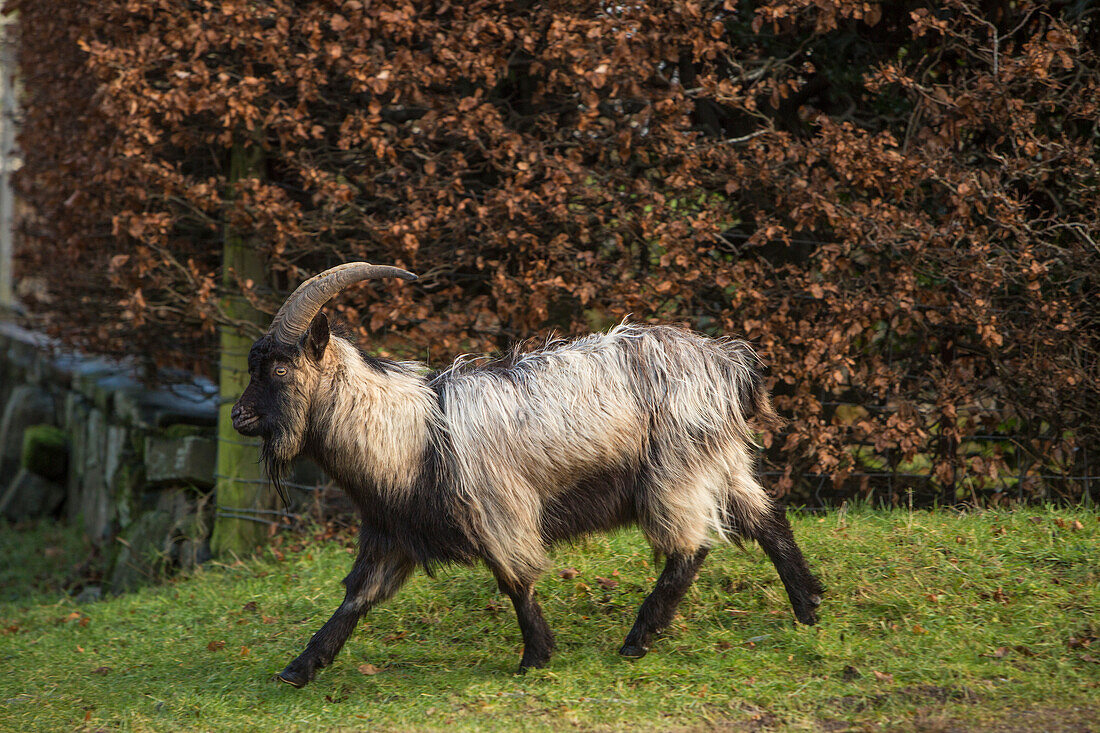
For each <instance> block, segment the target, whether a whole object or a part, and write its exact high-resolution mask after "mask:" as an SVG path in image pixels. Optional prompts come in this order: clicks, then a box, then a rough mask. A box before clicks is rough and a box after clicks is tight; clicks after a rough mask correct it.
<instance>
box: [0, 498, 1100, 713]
mask: <svg viewBox="0 0 1100 733" xmlns="http://www.w3.org/2000/svg"><path fill="white" fill-rule="evenodd" d="M1076 523H1080V525H1081V528H1075V526H1076ZM794 524H795V532H796V535H797V536H798V538H799V541H800V543H801V544H802V547H803V549H804V551H805V552H806V554H807V556H808V557H809V558H811V562H812V563H813V564H814V566H815V567H816V569H817V570H818V571H819V572H820V574H821V575H822V576H823V578H824V580H825V582H826V583H827V585H828V586H829V594H828V596H827V597H826V601H825V604H824V605H823V607H822V623H821V624H819V625H818V626H816V627H813V628H807V627H800V626H795V625H794V624H793V618H792V615H791V612H790V609H789V606H788V604H787V601H786V598H785V596H784V593H783V590H782V587H781V585H780V584H779V581H778V579H777V578H776V576H775V572H774V570H773V569H772V567H771V565H770V564H769V563H767V561H766V560H765V559H764V557H763V554H762V553H761V552H760V551H759V550H758V549H756V548H755V547H753V548H750V549H748V550H747V551H741V550H738V549H736V548H733V547H727V548H720V549H718V550H717V551H715V552H713V553H711V555H710V557H709V558H708V560H707V562H706V564H705V565H704V567H703V570H702V572H701V574H700V577H699V580H698V582H696V584H695V585H694V586H693V588H692V590H691V591H690V593H689V594H688V597H687V598H686V599H685V602H684V604H683V605H682V606H681V609H680V610H681V617H680V618H678V619H677V621H676V622H675V623H674V624H673V626H672V628H671V629H670V630H669V632H668V633H667V634H666V635H665V636H664V637H663V638H661V639H660V640H658V641H657V642H656V644H655V645H654V647H653V649H652V650H651V651H650V653H649V655H648V656H647V657H645V658H644V659H641V660H638V661H629V660H625V659H622V658H620V657H619V656H618V655H617V653H616V651H617V649H618V647H619V645H620V644H621V643H622V639H623V637H624V635H625V634H626V631H627V630H628V628H629V627H630V624H631V623H632V621H633V614H634V612H635V611H636V609H637V606H638V604H639V603H640V601H641V599H642V598H643V596H644V594H645V593H646V592H648V590H649V589H650V587H651V585H652V582H653V579H654V576H655V575H656V571H655V570H654V567H653V563H652V559H651V557H650V554H649V551H648V548H647V547H646V545H645V544H644V542H643V541H642V540H641V538H640V536H639V535H638V534H636V533H635V532H633V531H630V532H622V533H618V534H615V535H613V536H610V537H602V536H601V537H595V538H592V539H589V540H587V541H584V542H581V543H578V544H576V545H574V546H571V547H563V548H561V549H560V550H558V551H557V552H556V553H555V555H554V559H553V569H552V570H551V571H550V572H548V573H547V574H546V575H545V576H544V578H543V580H542V582H541V583H540V585H539V593H540V596H541V599H542V602H543V607H544V610H545V612H546V616H547V618H548V620H549V621H550V624H551V626H552V627H553V628H554V629H555V632H556V633H557V640H558V646H559V650H558V652H557V654H556V656H555V657H554V659H553V661H552V662H551V664H550V666H549V667H548V668H547V669H544V670H536V671H533V672H531V673H530V674H527V675H526V676H519V675H516V674H514V671H515V668H516V665H517V663H518V660H519V655H520V646H521V645H520V638H519V630H518V627H517V625H516V622H515V617H514V614H513V612H512V609H511V606H510V604H509V603H508V601H507V599H506V598H505V597H503V596H502V595H500V594H499V593H498V591H497V590H496V587H495V584H494V582H493V581H492V579H491V576H490V575H489V573H488V572H487V571H486V570H484V569H483V568H451V569H447V570H444V571H442V572H440V573H439V574H438V575H437V577H436V578H434V579H433V578H429V577H426V576H425V575H424V574H423V573H418V574H417V575H416V576H415V577H414V579H413V580H412V581H411V582H410V583H409V584H408V585H407V586H406V587H405V589H404V590H403V591H402V592H401V593H400V594H398V596H397V597H396V598H395V599H393V600H392V601H390V602H389V603H387V604H386V605H384V606H382V607H380V608H378V609H375V610H374V611H372V612H371V613H370V614H369V615H368V616H367V617H366V618H365V619H364V621H363V623H361V624H360V627H359V630H358V631H357V632H356V634H355V635H354V636H353V637H352V639H351V640H350V641H349V643H348V645H347V646H346V647H345V649H344V651H343V652H342V653H341V654H340V655H339V656H338V657H337V660H336V663H335V664H334V665H333V666H332V667H330V668H328V669H325V670H323V671H321V673H320V674H319V676H318V678H317V680H316V681H315V682H313V683H312V684H311V685H309V686H308V687H306V688H305V689H303V690H294V689H291V688H289V687H287V686H286V685H283V684H279V683H276V682H273V681H272V679H271V678H272V675H273V674H274V673H275V672H277V671H279V670H280V669H281V668H282V667H283V666H284V664H285V663H286V662H288V661H289V660H290V659H291V658H293V657H294V656H295V655H296V654H297V653H298V652H299V651H300V650H301V648H302V646H303V645H304V644H305V642H306V641H307V640H308V638H309V636H310V634H311V633H312V632H313V631H315V630H316V629H317V628H318V627H319V626H320V624H321V623H323V622H324V621H325V620H326V619H327V618H328V615H329V614H330V613H331V612H332V611H333V610H334V609H335V608H336V606H337V605H338V604H339V602H340V600H341V598H342V593H341V590H342V589H341V587H340V585H339V580H340V578H342V577H343V575H344V573H345V572H346V571H347V569H348V568H349V566H350V563H351V559H352V557H351V554H350V553H351V548H350V545H349V544H348V542H347V540H346V539H331V538H330V539H327V540H320V539H308V540H306V539H303V538H299V537H295V536H283V537H281V538H278V539H280V540H282V545H281V546H280V547H272V548H268V549H267V550H265V551H264V553H263V556H262V558H260V559H255V560H249V561H246V562H242V563H236V564H233V565H212V566H208V567H205V568H203V569H201V570H199V571H196V572H194V573H192V574H190V575H188V576H187V577H180V578H177V579H174V580H172V581H170V582H167V583H165V584H163V585H160V586H158V587H151V588H146V589H144V590H141V591H139V592H136V593H132V594H130V595H126V596H122V597H117V598H110V599H108V600H104V601H100V602H96V603H88V604H77V603H75V602H74V601H73V600H71V599H70V598H69V597H68V596H65V595H63V594H59V593H58V592H57V591H54V592H53V593H51V592H50V591H49V581H48V579H49V578H50V577H53V576H56V574H57V573H58V572H60V571H61V570H63V568H64V567H67V566H69V565H71V564H73V563H74V562H77V561H79V560H80V557H79V554H80V553H81V552H82V551H83V549H82V547H83V546H82V545H81V543H80V542H79V541H78V540H77V539H74V537H73V536H72V533H71V532H61V531H59V530H58V529H57V528H56V527H48V526H42V527H37V528H31V529H23V530H18V531H17V530H14V529H11V528H4V529H0V554H2V556H3V557H4V558H5V563H6V564H7V568H5V569H4V570H3V571H2V572H3V575H2V576H0V580H2V581H3V591H2V595H0V662H2V664H3V671H4V674H3V675H2V676H0V702H2V704H0V729H2V730H12V731H31V730H89V731H95V730H138V731H145V730H163V731H177V730H242V731H252V730H263V731H268V730H317V729H340V730H367V729H370V730H442V729H446V730H456V731H457V730H561V729H566V728H577V729H585V730H588V729H606V730H653V729H657V730H709V729H723V730H760V729H765V730H771V729H777V730H822V729H824V730H868V729H878V728H881V727H886V728H893V729H898V730H913V729H924V730H946V729H962V730H991V729H992V730H1089V729H1091V728H1090V727H1089V726H1093V725H1096V724H1097V723H1096V721H1100V704H1098V703H1097V702H1096V701H1097V700H1100V641H1097V640H1096V637H1098V636H1100V552H1098V549H1100V542H1098V538H1100V522H1098V519H1097V517H1096V515H1094V514H1090V513H1087V512H1074V511H1063V510H1052V509H1042V510H1022V511H1019V512H1015V513H1004V512H983V513H977V514H971V515H967V516H957V515H954V514H950V513H929V512H916V513H912V514H909V513H906V512H891V513H877V512H870V511H853V512H848V513H844V514H836V513H833V514H829V515H827V516H824V517H812V516H803V517H797V518H796V519H795V521H794ZM292 545H296V546H294V547H292ZM44 546H49V547H54V548H57V549H54V550H51V551H50V552H49V554H50V557H49V558H47V559H45V560H44V559H42V558H43V547H44ZM51 563H52V566H51ZM566 567H572V568H575V569H577V570H578V571H579V575H578V576H577V577H576V578H572V579H563V578H561V577H559V575H558V572H557V571H558V570H560V569H562V568H566ZM51 574H53V575H51ZM597 577H601V578H604V579H605V580H610V581H615V582H617V583H618V584H617V586H615V587H612V588H608V587H605V585H612V583H604V584H601V583H600V582H599V581H598V580H597ZM367 664H369V665H373V666H374V667H377V668H380V670H381V671H379V672H377V673H375V674H363V673H361V672H360V671H359V668H360V667H361V666H363V668H364V669H366V670H367V671H372V670H371V668H370V667H366V666H365V665H367Z"/></svg>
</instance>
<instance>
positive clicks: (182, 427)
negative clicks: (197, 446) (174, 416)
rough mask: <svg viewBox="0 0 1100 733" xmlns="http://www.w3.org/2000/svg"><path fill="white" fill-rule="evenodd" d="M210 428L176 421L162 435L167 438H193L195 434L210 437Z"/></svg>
mask: <svg viewBox="0 0 1100 733" xmlns="http://www.w3.org/2000/svg"><path fill="white" fill-rule="evenodd" d="M211 432H212V431H211V430H210V428H204V427H200V426H198V425H186V424H184V423H176V424H175V425H169V426H168V427H166V428H165V429H164V430H163V431H161V435H163V436H164V437H165V438H191V437H194V436H201V437H203V438H208V437H210V435H211Z"/></svg>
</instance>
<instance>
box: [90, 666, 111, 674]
mask: <svg viewBox="0 0 1100 733" xmlns="http://www.w3.org/2000/svg"><path fill="white" fill-rule="evenodd" d="M110 671H111V668H110V667H96V668H95V669H93V670H92V674H107V673H108V672H110Z"/></svg>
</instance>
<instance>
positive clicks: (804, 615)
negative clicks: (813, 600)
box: [794, 606, 817, 626]
mask: <svg viewBox="0 0 1100 733" xmlns="http://www.w3.org/2000/svg"><path fill="white" fill-rule="evenodd" d="M794 616H795V618H797V619H798V622H799V623H801V624H805V625H806V626H814V625H815V624H817V613H816V612H815V610H814V607H813V606H810V607H808V608H802V609H795V612H794Z"/></svg>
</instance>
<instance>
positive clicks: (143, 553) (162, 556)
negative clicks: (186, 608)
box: [109, 510, 172, 593]
mask: <svg viewBox="0 0 1100 733" xmlns="http://www.w3.org/2000/svg"><path fill="white" fill-rule="evenodd" d="M171 530H172V517H171V515H170V514H169V513H168V512H165V511H159V510H154V511H151V512H145V513H144V514H142V515H141V516H140V517H138V518H137V519H136V520H135V521H134V522H133V523H131V524H130V526H129V527H127V528H126V530H125V531H123V532H122V533H121V534H120V535H119V536H118V538H117V539H118V542H119V544H121V545H122V547H121V548H120V549H119V551H118V554H117V555H116V556H115V564H114V567H112V568H111V577H110V580H109V586H110V589H111V592H112V593H124V592H126V591H130V590H134V589H135V588H137V587H139V586H141V585H146V584H148V583H149V582H151V581H153V580H156V579H157V578H158V577H160V575H161V573H162V570H163V568H164V566H165V564H166V562H167V553H166V549H167V547H166V545H167V544H168V540H169V538H170V535H171Z"/></svg>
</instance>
